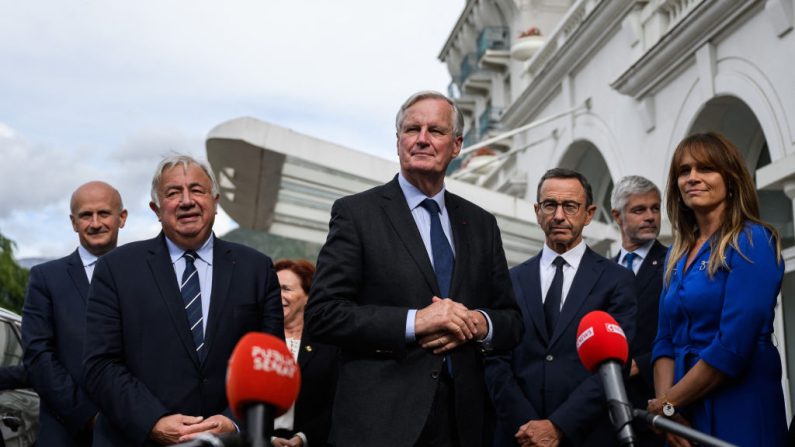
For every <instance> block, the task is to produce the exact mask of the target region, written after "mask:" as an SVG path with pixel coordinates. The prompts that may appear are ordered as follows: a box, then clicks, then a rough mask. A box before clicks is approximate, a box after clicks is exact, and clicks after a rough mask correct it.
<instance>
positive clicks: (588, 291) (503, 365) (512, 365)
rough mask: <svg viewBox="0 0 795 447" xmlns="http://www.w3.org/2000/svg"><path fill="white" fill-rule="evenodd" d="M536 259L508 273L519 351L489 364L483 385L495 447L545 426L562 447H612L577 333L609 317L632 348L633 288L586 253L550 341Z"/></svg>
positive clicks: (600, 394) (624, 273) (619, 270)
mask: <svg viewBox="0 0 795 447" xmlns="http://www.w3.org/2000/svg"><path fill="white" fill-rule="evenodd" d="M540 259H541V255H540V254H539V255H537V256H535V257H533V258H531V259H530V260H528V261H525V262H524V263H522V264H520V265H518V266H516V267H514V268H513V269H511V272H510V274H511V282H512V283H513V287H514V292H515V294H516V300H517V301H518V302H519V308H520V309H521V311H522V315H523V317H524V325H525V333H524V336H523V338H522V341H521V342H520V343H519V346H517V347H516V348H514V349H513V351H511V352H510V353H506V354H505V355H500V356H495V357H491V358H488V359H487V362H486V381H487V384H488V387H489V391H490V393H491V397H492V399H493V401H494V406H495V409H496V411H497V425H498V427H497V432H496V435H495V445H496V446H509V445H516V441H515V439H514V434H515V433H516V432H517V431H518V430H519V427H520V426H521V425H523V424H525V423H526V422H528V421H530V420H541V419H549V420H551V421H552V423H554V424H555V426H557V427H558V428H559V429H560V430H561V431H562V432H563V434H564V440H563V445H591V446H604V445H613V444H615V443H616V437H615V435H614V434H613V429H612V426H611V425H610V422H609V420H608V417H607V406H606V402H605V396H604V390H603V389H602V385H601V382H600V379H599V377H598V374H590V373H588V371H587V370H586V369H585V367H583V366H582V364H581V363H580V360H579V357H578V355H577V348H576V340H577V327H578V326H579V324H580V320H581V319H582V317H583V316H585V315H586V314H587V313H589V312H591V311H594V310H602V311H605V312H608V313H609V314H610V315H612V316H613V317H614V318H615V319H616V321H618V323H619V324H620V325H621V327H622V328H623V329H624V332H625V334H626V335H627V338H628V339H629V340H631V339H632V334H634V332H635V312H636V305H635V284H634V277H633V275H632V273H631V272H630V271H628V270H627V269H625V268H624V267H621V266H619V265H617V264H616V263H614V262H612V261H610V260H609V259H607V258H604V257H602V256H600V255H598V254H596V253H595V252H594V251H592V250H591V249H590V248H586V250H585V254H584V255H583V257H582V260H581V261H580V265H579V267H578V269H577V272H576V274H575V276H574V280H573V282H572V285H571V289H570V290H569V293H568V295H567V296H566V298H565V301H564V303H563V307H562V308H561V312H560V317H559V319H558V323H557V325H556V326H555V331H554V333H553V334H552V337H551V338H549V337H548V335H547V329H546V323H545V321H544V307H543V303H542V301H541V280H540V273H539V261H540Z"/></svg>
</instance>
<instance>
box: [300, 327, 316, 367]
mask: <svg viewBox="0 0 795 447" xmlns="http://www.w3.org/2000/svg"><path fill="white" fill-rule="evenodd" d="M314 354H315V351H314V349H313V348H312V343H311V342H310V341H309V340H307V338H306V337H305V336H304V337H301V346H300V347H299V348H298V366H299V367H300V368H301V370H302V371H304V370H306V365H308V364H309V361H310V360H311V359H312V357H314Z"/></svg>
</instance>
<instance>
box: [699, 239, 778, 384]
mask: <svg viewBox="0 0 795 447" xmlns="http://www.w3.org/2000/svg"><path fill="white" fill-rule="evenodd" d="M738 246H739V248H740V253H738V252H737V250H735V249H729V250H727V253H726V257H727V259H726V261H727V264H728V266H729V271H728V272H727V275H726V283H725V287H724V296H723V309H722V311H721V315H720V327H719V330H718V332H717V333H716V334H715V338H714V339H713V340H712V343H710V345H709V346H707V347H706V349H704V350H703V351H702V352H701V358H702V359H703V360H704V361H705V362H707V363H708V364H709V365H710V366H713V367H715V368H717V369H718V370H720V371H722V372H723V373H725V374H727V375H729V376H737V375H738V374H740V373H741V372H742V370H743V369H744V368H745V367H747V366H748V363H749V360H750V358H751V355H752V354H753V351H754V346H755V344H756V342H757V339H758V336H759V335H760V333H761V332H762V330H763V328H764V327H765V325H768V326H770V325H771V323H772V321H773V317H774V311H775V306H776V299H777V297H778V293H779V291H780V290H781V280H782V277H783V274H784V263H783V261H782V262H778V261H777V259H776V251H775V242H774V241H773V239H772V236H771V234H770V232H769V231H767V229H765V228H764V227H762V226H760V225H748V226H746V228H745V230H744V231H743V232H742V233H741V234H740V236H739V238H738Z"/></svg>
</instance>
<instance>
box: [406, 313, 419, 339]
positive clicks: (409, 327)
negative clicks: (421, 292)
mask: <svg viewBox="0 0 795 447" xmlns="http://www.w3.org/2000/svg"><path fill="white" fill-rule="evenodd" d="M416 316H417V309H409V313H408V315H406V343H413V342H415V341H417V336H416V334H415V333H414V319H415V318H416Z"/></svg>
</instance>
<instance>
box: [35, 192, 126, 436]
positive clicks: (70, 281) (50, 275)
mask: <svg viewBox="0 0 795 447" xmlns="http://www.w3.org/2000/svg"><path fill="white" fill-rule="evenodd" d="M69 218H70V219H71V221H72V227H73V228H74V230H75V232H77V235H78V238H79V240H80V245H79V246H78V247H77V250H75V251H74V252H73V253H72V254H71V255H69V256H67V257H65V258H61V259H57V260H55V261H50V262H46V263H44V264H40V265H37V266H35V267H33V268H32V269H31V271H30V280H29V282H28V292H27V296H26V297H25V305H24V307H23V309H22V344H23V346H24V363H25V367H26V369H27V372H28V379H29V381H30V383H31V384H32V386H33V388H34V389H35V390H36V392H37V393H38V394H39V397H40V398H41V405H40V412H39V433H38V444H39V445H58V446H90V445H91V432H92V428H93V427H92V425H93V422H94V418H95V416H96V414H97V411H98V410H97V407H96V405H94V403H93V402H92V401H91V399H90V398H89V397H88V394H87V393H86V391H85V389H84V387H83V380H82V377H83V376H82V370H83V340H84V337H85V315H86V298H87V296H88V286H89V282H90V281H91V277H92V273H93V271H94V266H95V264H96V262H97V260H98V259H99V257H100V256H103V255H105V254H106V253H108V252H109V251H111V250H113V249H114V248H115V247H116V241H117V237H118V234H119V229H120V228H122V227H124V222H125V220H126V218H127V210H125V209H124V207H123V206H122V201H121V195H119V192H118V191H116V189H114V188H113V187H112V186H110V185H108V184H107V183H103V182H89V183H86V184H84V185H82V186H80V187H79V188H77V190H75V192H74V193H73V194H72V200H71V214H70V215H69Z"/></svg>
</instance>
